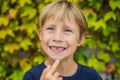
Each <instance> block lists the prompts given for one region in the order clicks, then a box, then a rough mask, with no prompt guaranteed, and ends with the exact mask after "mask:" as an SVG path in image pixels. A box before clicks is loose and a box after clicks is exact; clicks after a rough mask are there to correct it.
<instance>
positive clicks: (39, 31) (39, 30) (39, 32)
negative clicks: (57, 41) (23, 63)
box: [37, 29, 41, 40]
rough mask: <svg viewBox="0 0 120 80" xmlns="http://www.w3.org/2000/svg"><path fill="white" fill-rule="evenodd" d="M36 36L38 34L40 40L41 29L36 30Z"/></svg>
mask: <svg viewBox="0 0 120 80" xmlns="http://www.w3.org/2000/svg"><path fill="white" fill-rule="evenodd" d="M37 34H38V37H39V39H40V40H41V29H38V31H37Z"/></svg>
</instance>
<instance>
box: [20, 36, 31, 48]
mask: <svg viewBox="0 0 120 80" xmlns="http://www.w3.org/2000/svg"><path fill="white" fill-rule="evenodd" d="M20 46H21V48H23V49H24V50H28V49H29V46H32V42H31V41H30V39H28V38H25V39H23V40H22V41H21V43H20Z"/></svg>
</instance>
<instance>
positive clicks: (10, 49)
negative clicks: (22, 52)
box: [4, 43, 20, 54]
mask: <svg viewBox="0 0 120 80" xmlns="http://www.w3.org/2000/svg"><path fill="white" fill-rule="evenodd" d="M19 49H20V46H19V44H17V43H8V44H5V46H4V50H5V51H8V52H10V54H13V53H14V51H15V50H19Z"/></svg>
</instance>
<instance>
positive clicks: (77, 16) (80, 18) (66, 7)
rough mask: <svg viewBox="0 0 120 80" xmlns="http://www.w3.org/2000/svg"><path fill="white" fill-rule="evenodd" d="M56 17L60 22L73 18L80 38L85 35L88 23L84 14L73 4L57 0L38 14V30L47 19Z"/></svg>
mask: <svg viewBox="0 0 120 80" xmlns="http://www.w3.org/2000/svg"><path fill="white" fill-rule="evenodd" d="M56 15H57V18H58V19H62V20H65V19H66V18H70V16H73V17H74V20H75V21H76V23H77V24H78V25H79V29H80V38H81V36H82V35H84V34H86V32H87V27H88V23H87V19H86V16H85V14H84V13H83V12H82V10H81V9H79V8H78V7H77V6H75V5H74V4H73V3H70V2H68V1H66V0H58V1H56V2H53V3H50V4H48V5H47V6H46V7H44V8H43V11H42V13H41V14H40V18H39V25H40V28H42V27H43V26H44V24H45V21H46V20H47V19H48V18H49V17H51V16H56Z"/></svg>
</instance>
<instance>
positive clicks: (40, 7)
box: [38, 3, 45, 13]
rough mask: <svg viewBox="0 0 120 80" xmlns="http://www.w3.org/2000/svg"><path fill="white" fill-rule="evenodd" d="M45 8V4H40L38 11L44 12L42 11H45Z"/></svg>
mask: <svg viewBox="0 0 120 80" xmlns="http://www.w3.org/2000/svg"><path fill="white" fill-rule="evenodd" d="M44 6H45V4H43V3H40V4H39V5H38V11H39V13H41V11H42V9H43V7H44Z"/></svg>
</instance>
